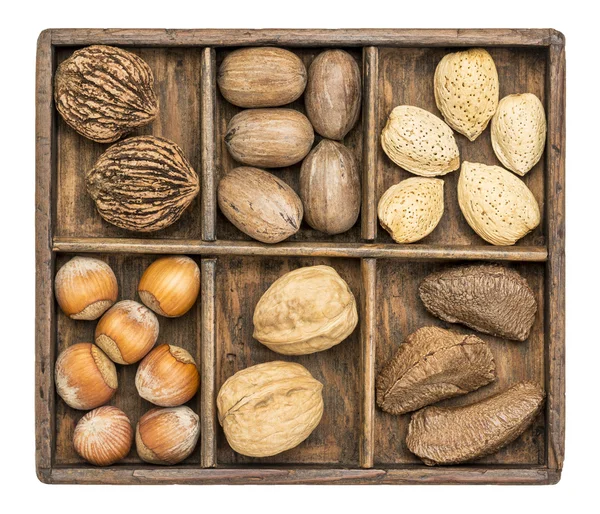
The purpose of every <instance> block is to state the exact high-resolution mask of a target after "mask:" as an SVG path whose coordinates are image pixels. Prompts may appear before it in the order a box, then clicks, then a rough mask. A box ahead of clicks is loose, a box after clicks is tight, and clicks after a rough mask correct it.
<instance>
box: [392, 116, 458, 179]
mask: <svg viewBox="0 0 600 514" xmlns="http://www.w3.org/2000/svg"><path fill="white" fill-rule="evenodd" d="M381 146H382V147H383V151H384V152H385V153H386V154H387V156H388V157H389V158H390V159H391V160H392V161H393V162H395V163H396V164H397V165H398V166H400V167H401V168H404V169H405V170H407V171H410V172H411V173H414V174H415V175H420V176H422V177H437V176H440V175H446V174H447V173H450V172H451V171H454V170H456V169H458V167H459V165H460V157H459V153H458V146H457V145H456V141H455V139H454V134H453V133H452V130H450V127H449V126H448V125H446V124H445V123H444V122H443V121H442V120H440V119H439V118H438V117H437V116H434V115H433V114H431V113H430V112H428V111H426V110H424V109H420V108H419V107H413V106H411V105H399V106H398V107H396V108H394V110H393V111H392V112H391V113H390V116H389V117H388V120H387V123H386V125H385V127H384V129H383V131H382V132H381Z"/></svg>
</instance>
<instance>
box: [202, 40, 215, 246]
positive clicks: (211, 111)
mask: <svg viewBox="0 0 600 514" xmlns="http://www.w3.org/2000/svg"><path fill="white" fill-rule="evenodd" d="M215 59H216V57H215V51H214V49H213V48H205V49H203V50H202V65H201V69H200V73H201V83H200V102H201V111H202V112H201V119H200V142H201V143H200V144H201V161H202V180H201V192H200V194H201V195H202V218H201V221H200V223H202V239H203V240H204V241H214V240H215V239H216V226H215V224H216V216H217V212H216V211H217V184H216V170H215V165H216V151H217V148H216V142H217V139H216V134H215V113H216V112H215V110H216V104H215V95H216V92H215V88H216V87H217V83H216V82H217V70H216V63H215Z"/></svg>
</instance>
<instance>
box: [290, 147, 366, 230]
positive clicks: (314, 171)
mask: <svg viewBox="0 0 600 514" xmlns="http://www.w3.org/2000/svg"><path fill="white" fill-rule="evenodd" d="M300 198H301V199H302V204H303V206H304V218H305V219H306V222H307V223H308V224H309V225H310V226H311V227H312V228H314V229H316V230H320V231H321V232H325V233H326V234H340V233H342V232H346V231H347V230H349V229H350V228H352V226H353V225H354V224H355V223H356V220H357V219H358V214H359V212H360V201H361V194H360V174H359V171H358V164H357V162H356V159H355V158H354V155H353V154H352V152H351V151H350V150H348V148H346V147H345V146H344V145H342V144H340V143H337V142H335V141H330V140H328V139H323V140H322V141H321V142H320V143H319V144H318V145H317V146H316V147H315V148H314V149H313V150H312V151H311V152H310V153H309V154H308V156H307V157H306V159H304V161H303V162H302V168H301V169H300Z"/></svg>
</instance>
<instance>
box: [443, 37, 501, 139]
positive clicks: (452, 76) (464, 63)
mask: <svg viewBox="0 0 600 514" xmlns="http://www.w3.org/2000/svg"><path fill="white" fill-rule="evenodd" d="M498 90H499V86H498V72H497V70H496V65H495V64H494V60H493V59H492V56H491V55H490V54H489V53H488V52H487V51H486V50H483V49H482V48H471V49H469V50H464V51H461V52H455V53H452V54H447V55H445V56H444V57H443V58H442V60H441V61H440V62H439V63H438V65H437V68H436V69H435V75H434V79H433V91H434V93H435V103H436V104H437V107H438V109H439V110H440V112H441V113H442V115H443V116H444V119H445V120H446V123H447V124H448V125H450V126H451V127H452V128H453V129H454V130H456V131H457V132H460V133H461V134H463V135H465V136H467V138H468V139H469V141H475V139H477V138H478V137H479V135H480V134H481V133H482V132H483V131H484V130H485V128H486V127H487V125H488V123H489V121H490V119H491V118H492V116H493V115H494V113H495V112H496V109H497V108H498Z"/></svg>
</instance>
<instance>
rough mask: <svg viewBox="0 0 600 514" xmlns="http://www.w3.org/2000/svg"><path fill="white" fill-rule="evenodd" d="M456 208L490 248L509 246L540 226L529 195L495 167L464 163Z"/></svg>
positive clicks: (521, 184)
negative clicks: (489, 244)
mask: <svg viewBox="0 0 600 514" xmlns="http://www.w3.org/2000/svg"><path fill="white" fill-rule="evenodd" d="M458 205H459V206H460V210H461V211H462V213H463V215H464V217H465V219H466V220H467V223H468V224H469V225H470V226H471V228H472V229H473V230H474V231H475V232H477V234H479V236H480V237H481V238H483V239H485V240H486V241H487V242H488V243H491V244H493V245H513V244H515V243H516V242H517V241H518V240H519V239H521V238H522V237H523V236H525V235H527V234H528V233H529V232H531V231H532V230H533V229H535V228H536V227H537V226H538V225H539V224H540V209H539V207H538V204H537V201H536V199H535V197H534V196H533V193H532V192H531V191H530V190H529V189H528V187H527V186H526V185H525V183H524V182H523V181H522V180H521V179H519V178H518V177H515V176H514V175H513V174H512V173H511V172H510V171H507V170H505V169H504V168H501V167H499V166H486V165H485V164H477V163H471V162H466V161H465V162H464V163H463V165H462V168H461V171H460V177H459V179H458Z"/></svg>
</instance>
